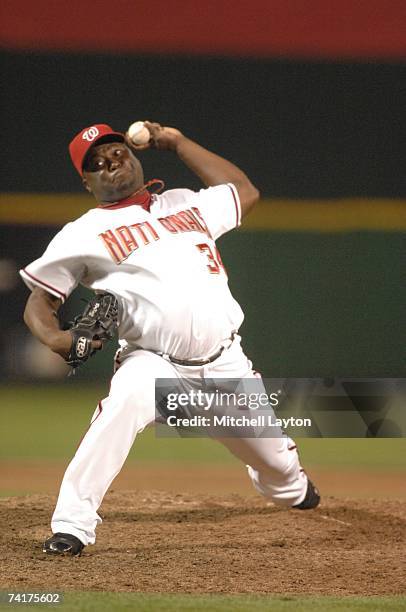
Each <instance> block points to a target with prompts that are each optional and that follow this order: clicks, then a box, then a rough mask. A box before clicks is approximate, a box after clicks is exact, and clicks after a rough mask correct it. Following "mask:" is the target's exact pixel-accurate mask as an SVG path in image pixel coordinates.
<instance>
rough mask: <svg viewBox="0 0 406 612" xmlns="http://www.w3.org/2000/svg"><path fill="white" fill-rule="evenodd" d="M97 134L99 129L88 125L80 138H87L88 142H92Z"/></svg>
mask: <svg viewBox="0 0 406 612" xmlns="http://www.w3.org/2000/svg"><path fill="white" fill-rule="evenodd" d="M98 135H99V130H98V129H97V127H95V126H93V127H90V128H89V129H88V130H86V132H83V135H82V138H83V140H87V141H88V142H92V140H94V139H95V138H96V136H98Z"/></svg>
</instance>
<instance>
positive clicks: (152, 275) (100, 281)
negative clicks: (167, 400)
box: [20, 122, 320, 555]
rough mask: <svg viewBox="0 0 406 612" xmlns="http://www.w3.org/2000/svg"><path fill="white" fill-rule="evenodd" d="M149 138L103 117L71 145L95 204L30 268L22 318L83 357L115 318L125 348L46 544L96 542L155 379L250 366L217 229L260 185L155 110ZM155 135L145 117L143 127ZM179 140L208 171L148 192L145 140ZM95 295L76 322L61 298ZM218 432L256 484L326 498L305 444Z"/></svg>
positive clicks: (269, 494) (64, 350) (68, 547)
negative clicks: (302, 459) (159, 119)
mask: <svg viewBox="0 0 406 612" xmlns="http://www.w3.org/2000/svg"><path fill="white" fill-rule="evenodd" d="M143 127H144V128H145V129H146V130H148V132H149V138H147V139H146V141H145V139H144V141H143V142H142V143H141V144H140V143H139V142H138V143H137V141H136V139H133V140H131V138H130V134H129V133H126V134H124V133H121V132H116V131H114V130H112V129H111V128H110V127H109V126H108V125H105V124H95V125H92V126H90V127H87V128H85V129H82V130H81V131H80V132H79V133H78V134H77V135H76V136H75V138H74V139H73V140H72V142H71V143H70V146H69V151H70V156H71V159H72V162H73V165H74V167H75V168H76V170H77V171H78V173H79V175H80V176H81V179H82V182H83V185H84V188H85V189H87V191H89V192H90V193H92V194H93V196H94V198H95V207H94V208H92V209H90V210H89V211H88V212H87V213H85V214H84V215H83V216H81V217H80V218H78V219H76V220H75V221H74V222H72V223H68V224H67V225H65V226H64V227H63V228H62V230H61V231H60V232H59V233H58V234H57V235H56V236H55V237H54V238H53V240H52V241H51V242H50V244H49V245H48V247H47V249H46V250H45V252H44V254H43V255H42V256H41V257H40V258H39V259H37V260H36V261H34V262H32V263H31V264H29V265H28V266H27V267H26V268H25V269H24V270H21V272H20V273H21V276H22V278H23V280H24V281H25V283H26V284H27V285H28V287H29V288H30V289H31V294H30V297H29V299H28V301H27V305H26V309H25V313H24V320H25V322H26V324H27V325H28V327H29V328H30V330H31V332H32V333H33V334H34V335H35V336H36V337H37V338H38V339H39V340H40V341H41V342H42V343H44V344H45V345H47V346H48V347H49V348H50V349H51V350H52V351H54V352H55V353H58V354H59V355H61V356H62V357H63V358H64V359H65V360H66V361H67V362H68V363H69V364H70V365H71V366H72V367H73V368H75V367H78V366H79V365H80V364H81V363H83V362H84V361H85V360H86V359H88V358H89V357H90V356H91V355H92V354H93V353H94V352H95V351H97V350H100V349H102V348H103V345H104V343H105V342H106V341H108V340H109V338H111V336H112V334H113V332H114V330H115V329H116V328H117V330H118V337H119V344H120V349H119V351H118V354H117V358H116V372H115V374H114V376H113V379H112V382H111V387H110V391H109V395H108V396H107V397H106V398H105V399H103V400H102V401H101V402H99V404H98V406H97V408H96V410H95V413H94V415H93V418H92V420H91V425H90V427H89V430H88V431H87V433H86V435H85V436H84V438H83V440H82V442H81V444H80V446H79V448H78V449H77V451H76V454H75V456H74V457H73V459H72V461H71V463H70V465H69V466H68V468H67V470H66V473H65V475H64V478H63V481H62V485H61V489H60V493H59V497H58V501H57V505H56V508H55V511H54V514H53V517H52V522H51V527H52V532H53V535H52V536H51V537H50V538H49V539H48V540H46V542H45V543H44V552H46V553H53V554H70V555H80V554H81V552H82V550H83V548H84V547H85V546H87V545H89V544H93V543H94V542H95V537H96V536H95V529H96V527H97V525H98V524H99V523H100V522H101V518H100V516H99V515H98V508H99V506H100V505H101V502H102V500H103V497H104V495H105V493H106V491H107V490H108V488H109V486H110V484H111V482H112V481H113V479H114V478H115V477H116V476H117V474H118V473H119V471H120V470H121V468H122V466H123V464H124V462H125V460H126V457H127V455H128V453H129V451H130V448H131V446H132V444H133V442H134V440H135V438H136V436H137V435H138V434H139V433H140V432H141V431H142V430H143V429H144V428H145V427H146V426H148V425H149V424H151V423H152V422H154V420H155V380H156V379H178V380H180V381H187V382H188V384H189V385H193V380H196V379H199V380H204V379H206V378H207V379H210V380H213V379H216V378H221V379H227V378H229V379H242V380H243V379H252V378H253V377H254V376H256V374H255V372H254V371H253V369H252V364H251V362H250V361H249V360H248V359H247V357H246V356H245V354H244V352H243V350H242V348H241V344H240V340H241V339H240V336H239V335H238V330H239V327H240V325H241V323H242V321H243V313H242V311H241V308H240V306H239V305H238V304H237V302H236V301H235V300H234V298H233V296H232V295H231V293H230V290H229V287H228V281H227V274H226V272H225V270H224V266H223V264H222V261H221V257H220V253H219V251H218V248H217V246H216V240H217V238H219V237H220V236H221V235H222V234H224V233H225V232H228V231H230V230H232V229H234V228H235V227H238V226H239V225H240V223H241V220H242V219H243V218H244V216H245V215H246V214H247V213H248V212H249V211H250V210H251V209H252V207H253V206H254V204H255V203H256V201H257V200H258V197H259V194H258V191H257V189H256V188H255V187H254V186H253V185H252V183H251V182H250V180H249V179H248V178H247V176H246V175H245V174H244V172H242V171H241V170H240V169H239V168H237V167H236V166H235V165H234V164H232V163H230V162H229V161H227V160H225V159H223V158H222V157H219V156H218V155H216V154H214V153H212V152H210V151H208V150H207V149H205V148H203V147H201V146H200V145H199V144H197V143H196V142H193V141H192V140H190V139H189V138H187V137H186V136H185V135H184V134H182V133H181V132H180V131H179V130H177V129H174V128H170V127H162V126H161V125H160V124H158V123H153V122H145V124H144V126H143ZM143 133H144V135H145V130H144V132H143ZM147 148H153V149H156V150H158V151H172V152H174V153H175V154H176V155H177V156H178V158H179V159H180V160H181V161H182V162H183V163H184V164H186V166H187V167H188V168H190V170H192V172H194V173H195V174H196V175H197V176H198V177H199V179H200V180H201V181H202V183H203V185H204V188H202V189H200V190H199V191H192V190H189V189H173V190H167V191H163V192H162V193H160V194H157V193H154V194H151V193H150V191H149V188H150V187H151V185H153V184H154V183H155V182H156V181H149V182H147V183H146V182H145V180H144V174H143V168H142V165H141V163H140V161H139V159H138V157H137V155H138V151H141V150H144V149H147ZM79 283H80V284H82V285H83V286H85V287H88V288H90V289H92V290H93V291H94V292H95V294H96V295H95V298H94V299H93V300H92V301H91V303H90V304H89V305H88V306H87V308H86V310H85V312H84V313H83V315H81V316H79V317H77V319H76V320H75V321H74V322H73V324H72V325H71V326H70V328H69V329H61V328H60V324H59V321H58V317H57V312H58V309H59V307H60V306H61V304H63V302H64V301H65V300H66V299H67V298H68V296H69V295H70V293H71V292H72V291H73V290H74V289H75V287H76V286H77V285H78V284H79ZM221 442H222V443H223V444H225V445H226V446H227V447H228V448H229V450H230V451H231V452H232V453H233V454H234V455H235V456H236V457H238V458H239V459H240V460H241V461H242V462H243V464H244V465H246V466H247V467H248V474H249V476H250V478H251V480H252V482H253V485H254V487H255V488H256V489H257V490H258V491H259V492H260V493H261V494H262V495H264V496H265V497H266V498H268V499H270V500H272V501H273V502H274V503H275V504H278V505H280V506H284V507H288V508H289V507H293V508H298V509H310V508H314V507H316V506H317V505H318V503H319V500H320V497H319V494H318V491H317V489H316V488H315V487H314V485H313V484H312V483H311V481H310V480H309V479H308V477H307V475H306V473H305V471H304V470H303V469H302V468H301V466H300V463H299V458H298V454H297V450H296V446H295V444H294V443H293V442H292V440H291V439H289V438H288V437H287V436H286V435H284V434H283V432H280V435H277V436H274V437H272V438H243V437H238V436H237V437H229V438H228V437H227V438H222V439H221Z"/></svg>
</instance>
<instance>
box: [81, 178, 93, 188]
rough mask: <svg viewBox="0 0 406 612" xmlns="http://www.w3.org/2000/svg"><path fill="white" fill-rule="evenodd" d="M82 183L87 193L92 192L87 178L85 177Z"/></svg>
mask: <svg viewBox="0 0 406 612" xmlns="http://www.w3.org/2000/svg"><path fill="white" fill-rule="evenodd" d="M82 183H83V187H84V188H85V189H86V191H89V192H91V189H90V187H89V185H88V182H87V180H86V179H85V177H83V178H82Z"/></svg>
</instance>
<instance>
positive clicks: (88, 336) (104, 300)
mask: <svg viewBox="0 0 406 612" xmlns="http://www.w3.org/2000/svg"><path fill="white" fill-rule="evenodd" d="M117 318H118V302H117V299H116V298H115V296H114V295H112V294H111V293H97V294H96V295H95V297H94V298H92V299H91V300H90V302H88V304H87V305H86V308H85V310H84V312H83V313H82V314H80V315H78V316H77V317H76V318H75V320H74V321H73V322H72V323H70V324H68V325H67V326H66V327H65V328H67V329H68V330H69V331H70V333H71V335H72V346H71V349H70V352H69V355H68V356H67V358H66V363H67V364H68V365H70V366H71V367H72V368H73V369H75V368H77V367H78V366H80V365H81V364H82V363H84V362H85V361H87V359H89V357H91V356H92V355H93V354H94V353H95V352H96V350H97V349H94V348H93V349H92V340H101V342H102V344H104V342H107V341H108V340H111V338H112V337H113V334H114V331H115V330H116V328H117Z"/></svg>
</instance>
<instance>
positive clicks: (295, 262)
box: [0, 225, 406, 379]
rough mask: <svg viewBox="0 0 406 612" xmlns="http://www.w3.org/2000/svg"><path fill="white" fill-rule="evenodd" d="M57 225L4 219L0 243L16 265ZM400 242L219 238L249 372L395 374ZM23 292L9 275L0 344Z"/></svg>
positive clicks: (103, 365)
mask: <svg viewBox="0 0 406 612" xmlns="http://www.w3.org/2000/svg"><path fill="white" fill-rule="evenodd" d="M57 229H58V228H57V227H42V226H35V225H30V226H28V225H20V226H15V225H8V226H6V225H3V226H1V230H2V237H3V238H4V241H3V246H4V247H5V250H6V252H8V253H9V256H11V255H12V256H13V257H14V258H15V261H16V264H17V266H18V267H21V266H24V265H25V264H26V263H28V262H29V261H31V260H32V259H34V258H36V257H38V256H39V255H40V254H41V253H42V251H43V249H44V246H45V245H46V244H47V243H48V242H49V240H50V238H51V237H52V235H53V234H54V233H56V231H57ZM404 241H405V234H404V232H402V231H401V230H398V231H395V230H393V231H390V232H389V231H380V232H378V231H366V230H362V231H361V230H360V231H352V232H320V231H298V230H295V231H287V230H284V231H275V230H266V231H265V230H263V231H254V230H250V229H248V230H243V229H240V230H237V231H234V232H231V233H230V234H228V235H226V236H223V237H222V238H221V239H220V241H219V247H220V251H221V253H222V257H223V261H224V264H225V266H226V268H227V271H228V275H229V283H230V287H231V290H232V292H233V294H234V296H235V297H236V299H237V300H238V301H239V302H240V304H241V305H242V308H243V310H244V312H245V321H244V323H243V326H242V328H241V333H242V336H243V346H244V349H245V351H246V353H247V354H248V355H249V356H250V358H251V359H252V361H253V362H254V365H255V367H256V369H257V370H259V371H261V372H262V373H263V374H264V375H267V376H272V377H285V376H286V377H307V376H309V377H310V376H315V377H316V376H343V377H367V376H368V377H369V376H370V377H403V376H404V364H405V351H404V342H403V337H404V329H405V315H404V304H405V301H406V300H405V298H406V291H405V283H404V278H403V277H404V266H402V253H403V252H404ZM85 294H86V292H85V291H84V290H83V289H79V290H77V291H76V292H74V294H73V295H72V296H71V298H70V299H69V300H68V302H67V304H66V306H64V307H63V308H64V313H63V316H64V318H67V319H69V318H72V317H73V316H74V315H75V314H76V313H77V312H79V311H81V310H82V309H83V303H82V302H81V301H80V298H81V297H83V295H85ZM27 297H28V289H27V288H26V287H25V286H24V285H23V283H22V282H18V284H17V285H16V286H15V288H14V289H13V290H12V291H10V292H8V293H7V294H5V299H3V300H2V301H1V307H0V315H1V316H2V320H3V322H4V323H5V327H6V328H7V329H8V330H9V332H8V333H9V336H7V337H6V336H4V335H3V338H2V342H1V346H2V350H3V351H6V350H9V346H10V342H11V340H10V334H13V333H14V334H15V333H16V332H15V330H16V329H20V328H19V326H20V327H21V325H22V313H23V308H24V303H25V300H26V299H27ZM219 307H220V305H219ZM24 333H25V330H24ZM27 333H28V332H27ZM3 334H4V332H3ZM7 347H8V348H7ZM112 354H113V346H110V347H109V348H108V349H107V350H106V351H105V352H104V353H103V354H100V355H98V356H97V358H96V359H93V360H92V361H91V363H89V364H88V365H87V366H86V368H83V369H82V370H81V371H79V372H78V374H77V376H78V377H79V378H80V379H82V378H83V379H87V378H89V379H97V378H99V377H100V376H103V377H105V376H106V375H108V374H109V372H110V371H111V360H112ZM17 374H18V372H14V373H12V372H10V371H9V372H8V373H7V372H6V375H7V376H9V377H11V378H13V377H14V376H16V375H17Z"/></svg>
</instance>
